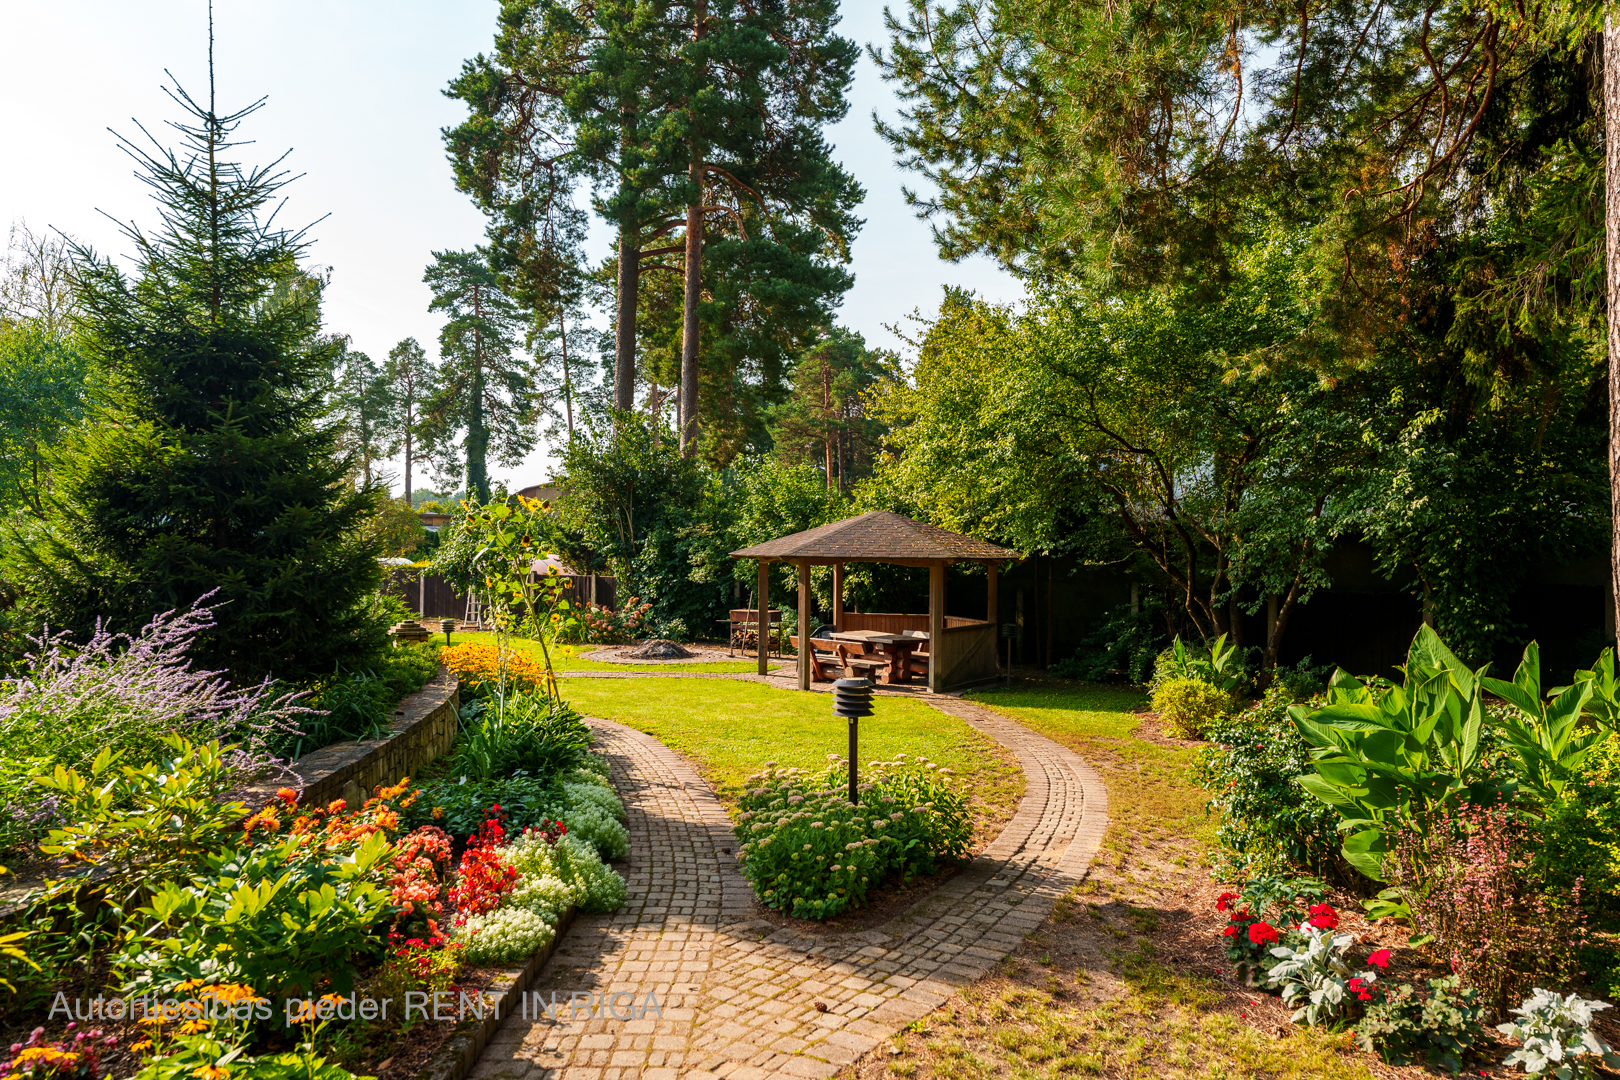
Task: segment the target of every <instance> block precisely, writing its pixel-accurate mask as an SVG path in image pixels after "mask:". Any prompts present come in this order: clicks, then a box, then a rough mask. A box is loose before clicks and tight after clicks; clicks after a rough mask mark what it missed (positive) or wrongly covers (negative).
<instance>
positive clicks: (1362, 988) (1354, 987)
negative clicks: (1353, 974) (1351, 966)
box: [1346, 978, 1373, 1001]
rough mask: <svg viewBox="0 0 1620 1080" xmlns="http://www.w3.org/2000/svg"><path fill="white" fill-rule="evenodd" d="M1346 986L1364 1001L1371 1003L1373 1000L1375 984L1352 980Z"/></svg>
mask: <svg viewBox="0 0 1620 1080" xmlns="http://www.w3.org/2000/svg"><path fill="white" fill-rule="evenodd" d="M1346 985H1347V986H1348V987H1349V989H1350V992H1351V993H1352V994H1354V995H1356V997H1358V998H1360V999H1361V1000H1362V1001H1371V1000H1372V999H1373V996H1372V988H1373V984H1372V983H1370V982H1368V981H1367V980H1365V979H1361V978H1356V979H1351V980H1350V982H1349V983H1347V984H1346Z"/></svg>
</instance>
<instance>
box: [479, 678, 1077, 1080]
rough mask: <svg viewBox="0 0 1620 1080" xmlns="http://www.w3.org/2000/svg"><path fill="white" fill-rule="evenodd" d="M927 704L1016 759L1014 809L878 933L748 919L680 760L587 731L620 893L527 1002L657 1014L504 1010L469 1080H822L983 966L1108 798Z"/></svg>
mask: <svg viewBox="0 0 1620 1080" xmlns="http://www.w3.org/2000/svg"><path fill="white" fill-rule="evenodd" d="M927 700H928V702H929V703H930V704H931V705H933V706H935V707H936V708H939V709H941V710H943V711H945V712H948V713H951V714H952V715H955V716H960V717H962V718H963V719H964V720H966V721H968V722H969V723H970V724H972V725H973V726H974V727H976V728H978V729H979V730H981V731H983V732H985V733H986V734H987V735H989V736H991V737H992V738H995V739H996V740H998V741H999V742H1001V743H1003V744H1005V745H1006V746H1008V747H1009V748H1010V749H1012V750H1013V751H1014V752H1015V753H1016V754H1017V756H1018V759H1019V762H1020V763H1021V764H1022V766H1023V768H1024V773H1025V778H1026V789H1025V794H1024V799H1023V801H1022V803H1021V804H1020V805H1019V808H1018V812H1017V814H1015V815H1014V817H1013V819H1012V821H1011V822H1009V823H1008V825H1007V827H1006V829H1004V830H1003V831H1002V833H1001V835H1000V836H999V837H997V839H996V840H995V842H994V843H992V844H991V845H990V847H989V848H987V849H986V850H985V852H984V853H983V854H982V855H981V856H979V857H978V858H977V859H975V860H974V861H973V862H972V863H971V864H970V865H969V866H968V867H967V868H966V869H964V870H963V871H962V872H961V873H959V874H958V875H957V876H956V877H954V878H952V879H950V880H949V881H947V882H946V883H945V884H944V885H943V886H941V887H940V888H939V889H938V890H936V891H935V892H934V893H932V894H931V895H929V896H928V897H926V898H924V899H923V900H922V901H920V902H919V903H917V904H915V905H914V906H912V907H911V908H910V909H908V910H906V911H904V912H902V913H900V914H899V915H897V916H895V917H894V918H893V919H890V920H889V921H888V922H887V923H884V924H883V925H881V926H879V927H877V928H875V929H871V930H866V931H859V932H856V931H851V932H847V933H843V934H839V933H837V932H833V933H824V934H817V935H813V936H812V935H806V934H801V933H799V932H798V931H795V930H788V929H779V928H778V927H776V926H775V925H774V924H772V923H770V922H767V921H765V920H762V919H758V918H757V917H755V911H756V909H755V907H754V899H753V893H752V891H751V890H750V889H749V887H748V884H747V882H746V881H744V880H743V878H742V875H741V874H740V873H739V872H738V869H737V864H736V859H735V855H734V852H735V848H736V841H735V838H734V837H733V835H732V832H731V822H730V819H729V818H728V817H727V815H726V812H725V809H724V808H723V807H722V806H721V804H720V801H719V800H718V799H717V798H716V797H715V795H714V793H713V791H712V790H711V789H710V788H709V786H708V784H706V783H705V782H704V781H703V780H702V778H701V777H700V776H699V775H698V773H697V770H696V769H695V768H693V766H692V765H691V764H690V763H689V762H687V761H686V760H685V759H684V758H682V757H681V756H680V755H678V754H676V753H675V752H674V751H672V750H670V749H669V748H668V747H666V746H664V745H663V744H662V743H660V742H658V741H657V740H656V739H654V738H652V737H651V736H649V735H645V734H642V733H641V732H639V731H635V730H634V729H632V728H628V727H625V726H623V725H621V724H617V723H613V722H611V721H605V720H592V721H591V726H592V727H593V728H595V729H596V731H597V733H598V735H599V737H600V739H601V742H602V743H603V744H604V749H605V750H606V752H607V754H608V755H609V757H610V759H611V761H612V763H613V770H614V777H613V778H614V782H615V783H616V784H617V785H618V788H619V792H620V794H621V795H622V796H623V798H624V803H625V808H626V810H627V811H628V812H629V828H630V855H629V857H628V858H627V859H626V861H625V863H624V864H623V865H621V866H620V867H619V869H620V872H621V873H623V874H624V876H625V878H626V880H627V881H628V882H629V886H630V890H629V892H630V897H629V900H628V902H627V903H626V904H625V906H624V908H623V909H622V910H620V911H618V912H615V913H614V914H612V915H593V916H582V917H580V918H579V919H577V920H576V921H575V922H574V925H573V927H572V928H571V929H570V930H569V931H568V933H567V935H566V937H565V938H564V940H563V941H562V942H561V943H560V945H559V948H558V950H557V952H556V954H555V955H554V956H553V957H552V959H551V960H550V962H549V963H548V964H547V965H546V968H545V970H544V971H543V972H542V973H541V974H540V976H539V978H538V980H537V982H536V984H535V989H536V990H538V991H539V992H540V994H541V995H542V996H543V998H544V999H545V1000H550V999H551V997H552V992H553V991H555V992H556V995H555V996H556V998H557V1000H558V1001H566V1000H567V998H568V995H569V993H570V992H579V993H581V994H583V993H584V992H586V991H590V992H594V993H598V994H600V993H602V992H604V991H605V992H606V993H607V994H608V995H612V994H614V993H620V992H630V993H633V994H635V995H636V997H635V1000H636V1001H638V1002H640V1001H643V1000H644V995H645V994H646V993H647V992H648V991H649V990H650V991H652V992H653V993H654V994H655V995H656V997H657V998H658V1000H659V1001H660V1003H661V1004H662V1011H663V1015H662V1017H653V1016H648V1017H645V1018H643V1019H639V1020H637V1019H629V1020H624V1019H612V1018H607V1017H604V1018H602V1019H586V1013H587V1008H586V1006H585V1004H584V998H583V997H581V998H580V999H579V1000H580V1008H579V1014H578V1016H579V1018H578V1019H574V1020H568V1019H567V1013H566V1010H564V1012H563V1015H562V1017H561V1018H559V1019H555V1020H554V1019H546V1018H541V1019H524V1018H523V1017H522V1016H521V1015H513V1016H511V1017H510V1018H509V1019H508V1020H507V1021H506V1022H505V1023H504V1024H503V1025H502V1026H501V1028H500V1030H499V1031H498V1032H497V1033H496V1034H495V1036H494V1038H493V1039H492V1040H491V1043H490V1045H489V1047H488V1048H487V1049H485V1051H484V1053H483V1056H482V1057H481V1058H480V1060H479V1061H478V1063H477V1064H476V1065H475V1066H474V1067H473V1071H472V1073H471V1076H472V1078H473V1080H494V1078H512V1080H631V1078H645V1080H709V1078H710V1077H724V1078H726V1080H760V1078H764V1077H769V1076H782V1077H801V1078H818V1077H826V1076H831V1075H832V1074H833V1073H834V1072H836V1071H837V1070H838V1068H839V1067H840V1066H841V1065H844V1064H847V1063H848V1062H851V1061H854V1060H855V1059H856V1058H857V1057H859V1056H860V1055H861V1054H863V1053H865V1052H866V1051H867V1050H870V1049H871V1048H873V1047H874V1046H876V1045H877V1044H878V1043H879V1042H880V1041H882V1040H883V1039H885V1038H887V1037H888V1036H889V1035H891V1034H893V1033H894V1032H896V1031H898V1030H899V1029H900V1028H901V1027H903V1026H905V1025H906V1024H907V1023H909V1022H911V1021H912V1020H915V1019H917V1018H918V1017H921V1016H924V1015H926V1014H928V1013H930V1012H932V1011H933V1010H934V1009H936V1008H937V1007H939V1005H941V1004H942V1003H943V1002H944V1001H945V1000H946V998H947V997H949V996H950V995H951V994H952V993H953V992H954V991H955V988H957V987H958V986H960V985H962V984H963V983H966V982H968V981H971V980H973V979H976V978H978V977H979V976H981V975H983V974H985V973H986V972H987V971H989V970H990V968H991V967H992V966H993V965H994V964H996V963H997V962H998V961H999V960H1001V958H1002V957H1004V956H1006V955H1007V954H1008V953H1009V952H1010V951H1012V949H1013V948H1014V947H1015V946H1016V945H1017V944H1018V942H1019V941H1020V940H1021V939H1022V938H1023V937H1024V936H1025V935H1026V934H1028V933H1029V932H1031V931H1032V930H1034V929H1035V928H1036V927H1037V926H1039V925H1040V924H1041V923H1042V922H1043V921H1044V920H1045V919H1046V916H1047V914H1048V913H1049V912H1050V910H1051V907H1052V904H1053V902H1054V901H1055V900H1056V899H1057V898H1058V897H1059V896H1062V895H1063V894H1064V893H1065V892H1067V891H1068V890H1069V889H1070V888H1071V887H1072V886H1073V885H1075V884H1076V883H1077V882H1079V881H1080V879H1081V878H1082V877H1083V876H1084V875H1085V872H1086V870H1087V868H1088V867H1089V865H1090V863H1091V859H1092V857H1093V855H1095V853H1096V851H1097V846H1098V844H1099V843H1100V842H1101V840H1102V834H1103V828H1104V826H1105V825H1106V824H1107V819H1108V797H1107V793H1106V791H1105V789H1104V787H1103V784H1102V780H1101V778H1099V777H1098V776H1097V774H1096V773H1095V772H1093V771H1092V770H1091V769H1090V768H1089V767H1088V766H1087V765H1086V764H1085V762H1083V761H1082V760H1081V759H1080V758H1079V757H1078V756H1077V755H1075V754H1074V753H1073V752H1071V751H1069V750H1067V749H1065V748H1064V747H1062V746H1059V745H1058V744H1057V743H1054V742H1052V741H1051V740H1050V739H1046V738H1044V737H1042V736H1040V735H1036V734H1035V733H1034V732H1032V731H1030V730H1029V729H1027V728H1025V727H1023V726H1022V725H1020V724H1017V723H1014V722H1012V721H1010V720H1007V719H1005V718H1003V717H1000V716H998V715H996V714H994V713H991V712H989V711H988V710H985V709H982V708H980V707H978V706H976V705H973V704H972V703H970V702H967V701H963V700H962V699H960V698H953V697H947V696H937V697H930V698H928V699H927ZM627 1000H629V999H621V1001H627ZM818 1005H819V1006H821V1007H822V1008H818ZM823 1008H824V1009H825V1011H822V1009H823ZM530 1015H531V1016H532V1015H533V1012H532V1011H531V1013H530Z"/></svg>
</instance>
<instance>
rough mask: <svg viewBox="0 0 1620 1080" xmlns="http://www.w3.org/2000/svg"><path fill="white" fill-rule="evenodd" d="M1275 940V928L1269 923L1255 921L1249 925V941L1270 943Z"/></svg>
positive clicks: (1252, 942) (1263, 943) (1260, 943)
mask: <svg viewBox="0 0 1620 1080" xmlns="http://www.w3.org/2000/svg"><path fill="white" fill-rule="evenodd" d="M1276 941H1277V928H1276V927H1275V926H1272V925H1271V924H1270V923H1263V922H1257V923H1255V924H1254V925H1253V926H1251V927H1249V942H1250V943H1251V944H1254V945H1271V944H1275V943H1276Z"/></svg>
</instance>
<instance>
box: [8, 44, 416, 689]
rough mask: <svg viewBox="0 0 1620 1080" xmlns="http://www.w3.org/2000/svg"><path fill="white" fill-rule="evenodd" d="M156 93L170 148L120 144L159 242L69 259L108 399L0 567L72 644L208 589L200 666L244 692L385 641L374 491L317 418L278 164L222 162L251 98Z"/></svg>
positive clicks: (136, 231) (323, 352)
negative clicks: (173, 120)
mask: <svg viewBox="0 0 1620 1080" xmlns="http://www.w3.org/2000/svg"><path fill="white" fill-rule="evenodd" d="M211 67H212V62H211V60H210V68H211ZM211 77H212V72H211V71H210V78H211ZM171 96H172V97H173V98H174V99H175V101H176V102H177V103H178V104H179V105H180V106H181V107H182V108H183V109H184V110H185V112H186V114H187V117H186V119H185V120H184V121H182V122H180V123H177V124H176V125H174V126H175V128H176V130H178V131H179V132H180V137H181V141H182V149H181V150H180V151H179V152H176V151H174V150H171V149H168V148H165V147H163V146H161V145H159V144H157V143H156V142H155V140H154V141H152V143H151V145H150V147H148V146H146V145H137V144H135V143H133V142H130V141H128V140H124V148H125V149H126V150H127V151H128V152H129V153H130V154H131V155H132V156H133V157H134V158H135V159H136V162H137V164H138V166H139V172H138V173H137V175H138V176H139V177H140V179H141V180H142V181H143V182H144V183H145V184H147V186H149V187H150V188H151V189H152V193H153V195H154V197H155V198H156V200H157V202H158V205H159V206H160V208H161V210H160V225H159V227H158V228H157V230H156V231H155V232H153V233H150V234H148V233H145V232H142V231H141V229H140V228H139V227H137V226H136V225H133V224H130V225H126V226H125V227H124V233H125V236H126V237H127V239H128V240H129V241H130V243H131V244H133V246H134V249H135V250H134V261H135V271H134V274H133V276H128V275H126V274H125V273H124V271H122V270H121V269H120V268H119V267H118V266H117V265H116V264H115V263H113V262H111V261H109V260H104V259H101V258H99V257H97V256H96V255H95V254H94V253H93V252H91V251H90V250H88V249H86V248H84V247H77V248H76V251H75V259H76V262H77V263H78V266H77V277H78V281H79V283H80V293H79V300H80V303H81V305H82V308H81V316H80V317H81V323H80V325H81V326H82V328H83V334H82V342H83V346H84V348H85V349H86V351H87V352H88V353H89V354H90V356H91V358H92V360H93V362H94V363H95V364H96V365H97V366H98V367H99V368H100V369H101V370H103V371H105V372H106V374H107V377H108V380H109V386H108V388H107V404H106V406H105V408H104V410H103V412H102V413H101V415H100V416H99V417H98V418H97V419H95V420H94V421H92V422H90V423H88V424H86V425H85V426H84V427H82V428H81V429H79V431H78V432H77V433H76V434H75V435H74V436H73V437H72V438H71V439H70V440H69V441H68V442H67V443H66V444H65V445H64V447H63V449H62V451H61V452H60V453H59V454H57V455H56V458H55V485H54V487H53V489H52V490H51V492H50V493H49V495H48V496H47V497H46V499H45V505H44V520H43V521H42V522H39V523H32V522H27V523H21V524H20V527H19V526H13V527H12V528H11V530H10V532H9V534H8V535H7V537H6V542H5V543H4V544H3V545H0V548H3V550H4V552H5V555H4V558H5V560H6V566H5V570H6V572H7V576H8V577H10V578H11V580H13V581H15V582H18V583H20V584H21V585H22V587H23V589H24V590H25V602H26V603H28V604H30V605H31V606H32V607H33V609H34V610H35V611H36V612H37V613H38V614H39V615H41V616H43V617H45V618H48V619H49V621H50V624H51V626H52V628H53V629H64V630H70V631H74V632H77V633H85V632H88V631H89V630H91V629H92V628H93V627H94V625H95V624H96V622H97V621H98V620H103V621H104V622H105V624H106V625H108V626H109V627H111V628H112V629H115V630H123V631H129V630H134V629H137V628H138V627H140V626H141V625H142V624H144V623H145V622H146V621H147V620H148V619H150V618H151V616H152V615H154V614H156V613H158V612H162V611H165V610H168V609H171V608H177V607H184V606H186V605H188V604H190V603H191V602H192V601H194V600H196V599H197V598H198V597H200V596H202V595H203V594H205V593H209V592H211V591H213V590H216V589H217V590H219V592H218V594H217V596H216V600H217V601H218V602H220V604H221V606H220V607H219V608H218V610H217V613H216V614H217V619H218V624H217V626H216V627H215V629H214V630H213V631H212V632H211V633H210V634H209V635H208V636H207V638H206V639H205V640H204V641H203V642H202V643H201V645H200V652H199V655H198V656H197V660H198V661H199V662H200V663H204V664H212V665H217V666H220V667H225V668H228V669H230V670H231V671H232V672H233V673H234V674H235V676H236V677H237V678H238V679H257V678H260V677H262V676H265V675H275V676H278V677H285V678H301V677H306V676H309V675H312V674H316V673H320V672H330V671H331V670H333V665H334V664H335V663H339V664H341V663H349V662H356V661H359V660H361V659H363V658H364V657H365V656H366V655H368V654H371V653H373V652H374V650H376V649H378V648H381V647H382V646H383V644H384V643H385V639H383V638H382V635H381V629H380V628H379V627H376V626H375V624H374V621H373V620H372V619H371V618H370V616H369V615H368V607H367V601H368V600H369V598H370V597H371V596H372V595H373V594H374V592H375V590H376V588H377V584H378V581H379V570H378V565H377V561H376V556H377V554H378V550H377V547H376V545H375V543H374V542H372V541H368V540H366V539H365V538H364V532H363V528H364V526H365V524H366V523H367V522H368V521H369V520H371V519H372V518H373V517H374V515H375V513H376V509H377V503H378V500H379V498H380V493H379V492H377V491H376V490H374V489H370V488H365V489H361V490H355V489H354V488H353V486H352V485H349V484H346V483H344V479H345V476H346V474H347V472H348V470H349V463H348V462H346V461H345V460H344V459H343V458H342V456H341V455H340V454H339V453H338V451H337V447H336V445H335V435H334V432H333V431H332V429H331V426H330V425H327V424H325V423H323V422H322V421H323V413H324V406H323V403H322V399H321V390H322V387H323V384H324V382H325V380H326V379H327V377H328V373H329V372H330V370H331V365H332V361H333V359H334V355H333V354H334V351H335V349H336V348H337V346H336V345H335V344H334V343H333V341H332V340H331V339H323V338H322V337H320V336H319V334H318V330H319V326H320V287H319V282H318V281H316V280H315V279H312V278H308V277H304V276H301V275H300V274H299V272H298V269H297V263H298V258H299V256H300V254H301V253H302V251H303V248H304V243H305V241H304V239H303V236H302V234H301V233H289V232H287V231H285V230H282V229H277V228H274V227H273V226H272V224H271V214H270V213H269V212H267V210H268V204H270V203H271V202H272V200H273V198H274V197H275V195H276V192H277V190H278V189H279V188H280V187H281V186H282V185H283V184H284V183H285V181H286V173H285V172H284V171H282V170H281V168H280V166H281V161H282V160H283V159H284V157H285V155H284V156H283V158H280V159H277V160H276V161H274V162H272V163H270V164H269V165H265V166H260V167H253V168H249V167H245V166H242V165H238V164H236V163H234V162H232V161H230V160H229V159H228V157H229V155H230V153H231V150H232V148H233V147H234V146H236V145H238V144H235V143H233V142H232V135H233V133H234V132H235V130H236V129H237V127H238V125H239V124H240V123H241V122H242V121H243V120H244V119H245V118H246V117H248V116H249V115H250V114H252V113H253V112H255V111H257V110H258V109H259V108H260V107H262V105H263V104H264V100H263V99H260V100H259V101H258V102H255V103H254V104H252V105H250V106H248V107H247V108H245V109H242V110H240V111H238V112H235V113H229V114H224V115H221V114H220V113H218V112H217V111H216V110H215V107H214V100H213V89H212V85H210V90H209V98H208V102H207V104H206V105H203V104H202V103H199V102H196V101H194V100H193V99H192V98H191V97H189V96H188V95H187V94H186V93H185V91H184V90H183V89H182V88H180V87H178V86H176V88H175V89H174V91H172V93H171ZM312 282H313V284H312Z"/></svg>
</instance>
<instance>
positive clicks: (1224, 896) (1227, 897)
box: [1215, 892, 1238, 911]
mask: <svg viewBox="0 0 1620 1080" xmlns="http://www.w3.org/2000/svg"><path fill="white" fill-rule="evenodd" d="M1237 898H1238V894H1237V893H1235V892H1223V893H1221V895H1220V897H1219V898H1217V899H1216V901H1215V910H1216V911H1225V910H1226V909H1227V908H1228V907H1229V906H1230V901H1232V900H1236V899H1237Z"/></svg>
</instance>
